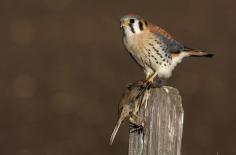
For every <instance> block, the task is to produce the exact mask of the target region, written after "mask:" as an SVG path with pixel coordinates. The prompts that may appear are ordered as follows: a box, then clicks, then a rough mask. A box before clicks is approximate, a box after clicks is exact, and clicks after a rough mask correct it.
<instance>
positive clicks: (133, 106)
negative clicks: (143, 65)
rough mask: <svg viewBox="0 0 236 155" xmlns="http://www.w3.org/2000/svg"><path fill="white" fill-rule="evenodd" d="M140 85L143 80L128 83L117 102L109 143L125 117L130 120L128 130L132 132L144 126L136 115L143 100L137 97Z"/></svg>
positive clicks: (141, 119) (140, 118)
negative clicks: (115, 118)
mask: <svg viewBox="0 0 236 155" xmlns="http://www.w3.org/2000/svg"><path fill="white" fill-rule="evenodd" d="M142 85H143V81H137V82H135V83H133V84H130V85H129V86H128V87H127V89H126V91H125V93H124V95H123V96H122V98H121V101H120V103H119V109H118V120H117V123H116V125H115V128H114V130H113V132H112V135H111V138H110V145H112V143H113V141H114V139H115V136H116V134H117V131H118V130H119V127H120V125H121V124H122V123H123V122H124V121H125V120H126V119H129V122H130V127H131V130H130V132H132V130H133V131H137V129H138V130H139V129H140V130H142V128H143V126H144V120H143V118H142V117H140V116H139V115H138V112H139V110H140V105H141V104H140V102H142V101H143V100H142V98H141V97H138V98H137V95H138V94H139V92H140V88H141V87H142ZM141 100H142V101H141Z"/></svg>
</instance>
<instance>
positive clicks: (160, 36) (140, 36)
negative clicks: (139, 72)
mask: <svg viewBox="0 0 236 155" xmlns="http://www.w3.org/2000/svg"><path fill="white" fill-rule="evenodd" d="M120 23H121V25H120V26H121V29H122V32H123V42H124V45H125V47H126V49H127V50H128V52H129V54H130V55H131V56H132V58H134V60H135V61H136V62H137V63H138V64H139V66H140V67H141V68H142V69H143V70H144V73H145V75H146V82H147V83H148V84H153V83H154V81H155V79H156V78H158V79H167V78H169V77H170V76H171V74H172V71H173V70H174V68H175V67H176V65H177V64H178V63H180V62H181V61H182V59H183V58H185V57H212V56H213V54H209V53H207V52H204V51H201V50H195V49H192V48H189V47H186V46H184V45H183V44H181V43H179V42H178V41H176V40H175V39H174V38H173V37H172V36H171V35H170V34H169V33H167V32H166V31H165V30H164V29H162V28H160V27H159V26H156V25H154V24H152V23H150V22H148V21H147V20H145V19H144V18H142V17H140V16H138V15H126V16H124V17H122V18H121V19H120Z"/></svg>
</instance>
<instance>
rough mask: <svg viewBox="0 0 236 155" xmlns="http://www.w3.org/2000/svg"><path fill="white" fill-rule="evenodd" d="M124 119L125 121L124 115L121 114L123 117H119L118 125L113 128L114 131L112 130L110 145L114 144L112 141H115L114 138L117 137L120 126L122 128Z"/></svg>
mask: <svg viewBox="0 0 236 155" xmlns="http://www.w3.org/2000/svg"><path fill="white" fill-rule="evenodd" d="M122 121H123V117H122V116H121V117H120V118H119V119H118V121H117V123H116V126H115V128H114V130H113V132H112V134H111V138H110V142H109V144H110V145H112V143H113V141H114V139H115V137H116V134H117V132H118V130H119V128H120V125H121V123H122Z"/></svg>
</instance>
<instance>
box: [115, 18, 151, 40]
mask: <svg viewBox="0 0 236 155" xmlns="http://www.w3.org/2000/svg"><path fill="white" fill-rule="evenodd" d="M147 26H148V23H147V21H146V20H144V19H143V18H142V17H140V16H138V15H126V16H124V17H122V18H121V19H120V28H121V29H122V31H123V33H124V35H125V36H131V35H135V34H139V33H142V32H143V31H145V30H146V29H147Z"/></svg>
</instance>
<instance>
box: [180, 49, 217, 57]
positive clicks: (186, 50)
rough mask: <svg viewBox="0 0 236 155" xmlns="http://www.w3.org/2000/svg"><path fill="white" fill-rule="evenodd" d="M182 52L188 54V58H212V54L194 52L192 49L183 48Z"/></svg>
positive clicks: (199, 51)
mask: <svg viewBox="0 0 236 155" xmlns="http://www.w3.org/2000/svg"><path fill="white" fill-rule="evenodd" d="M184 52H187V53H189V56H190V57H208V58H211V57H213V56H214V54H211V53H207V52H205V51H201V50H194V49H192V48H188V47H185V49H184Z"/></svg>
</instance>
